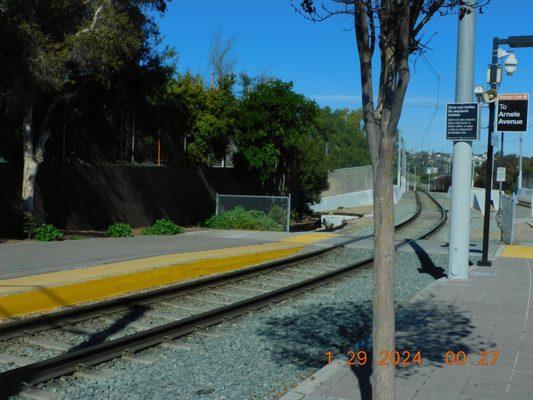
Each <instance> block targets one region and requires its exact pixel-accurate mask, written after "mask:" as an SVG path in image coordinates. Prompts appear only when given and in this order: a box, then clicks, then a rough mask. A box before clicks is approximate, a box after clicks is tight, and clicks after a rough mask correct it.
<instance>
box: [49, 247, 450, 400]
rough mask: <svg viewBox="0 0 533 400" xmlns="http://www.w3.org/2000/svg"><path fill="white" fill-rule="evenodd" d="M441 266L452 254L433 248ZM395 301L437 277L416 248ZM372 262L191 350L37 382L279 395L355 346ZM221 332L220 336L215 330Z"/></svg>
mask: <svg viewBox="0 0 533 400" xmlns="http://www.w3.org/2000/svg"><path fill="white" fill-rule="evenodd" d="M370 255H371V252H370V251H367V250H362V249H344V250H343V251H337V252H335V255H334V257H335V258H336V259H335V260H332V261H334V262H338V263H346V262H347V261H355V260H359V259H362V258H365V257H368V256H370ZM431 259H432V262H433V263H434V264H435V265H436V267H437V268H438V267H445V265H446V263H447V256H446V255H443V254H440V255H432V256H431ZM396 264H397V274H396V300H397V302H398V304H402V303H404V302H406V301H407V300H408V299H410V298H411V297H412V296H414V295H415V294H416V293H418V292H419V291H420V290H421V289H422V288H423V287H425V286H426V285H427V284H428V283H430V282H432V281H433V280H434V279H433V278H432V277H431V276H430V275H429V274H426V273H423V272H422V273H421V272H419V269H422V264H421V261H420V259H419V258H418V257H417V255H416V254H415V253H411V252H399V253H397V262H396ZM371 281H372V274H371V269H369V268H366V269H364V270H361V271H358V272H357V273H354V274H352V275H350V276H347V277H346V278H344V279H342V280H340V281H337V282H335V283H332V284H330V285H328V286H326V287H324V288H320V289H317V290H314V291H311V292H309V293H307V294H305V295H301V296H298V297H296V298H294V299H290V300H286V301H284V302H282V303H280V304H277V305H275V306H273V307H271V308H268V309H264V310H261V311H259V312H255V313H253V314H249V315H247V316H244V317H241V318H238V319H236V320H234V321H232V322H229V323H224V324H221V325H219V326H217V327H214V328H211V329H210V330H209V331H208V332H211V333H214V334H215V337H213V335H210V336H205V335H201V334H194V335H191V336H188V337H186V338H184V339H183V340H182V342H183V343H186V344H187V345H188V346H190V350H175V349H169V348H162V347H160V346H158V347H156V348H153V349H149V350H146V351H144V352H143V353H142V354H143V355H146V356H148V357H153V359H154V360H155V362H154V363H153V364H152V365H141V364H137V363H133V362H131V361H126V360H114V361H111V362H108V363H105V364H102V365H100V366H98V367H97V369H99V370H104V371H113V372H114V373H116V374H117V376H116V377H115V378H111V379H104V380H85V379H82V378H77V377H73V376H69V377H64V378H62V379H60V380H56V381H53V382H50V383H48V384H44V385H39V387H41V388H43V389H46V390H48V391H51V392H56V393H57V394H58V396H59V398H64V399H92V398H99V399H100V398H106V399H123V398H128V399H147V398H150V399H274V398H276V397H278V396H279V394H281V393H283V392H284V391H285V390H286V389H287V388H289V387H291V386H293V385H295V384H296V383H297V382H298V381H299V380H301V379H303V378H305V377H307V376H309V375H311V374H312V373H314V372H315V371H316V370H317V369H319V368H321V367H322V366H323V365H324V363H325V352H326V351H332V352H333V353H334V354H336V355H338V354H340V353H344V354H345V353H346V352H347V351H349V350H350V349H351V348H352V347H353V346H354V344H355V343H356V342H357V340H358V339H359V338H360V337H361V336H363V335H364V334H365V333H367V332H368V329H369V327H370V319H369V315H370V312H371V308H370V299H371V290H372V284H371ZM216 335H220V336H218V337H217V336H216Z"/></svg>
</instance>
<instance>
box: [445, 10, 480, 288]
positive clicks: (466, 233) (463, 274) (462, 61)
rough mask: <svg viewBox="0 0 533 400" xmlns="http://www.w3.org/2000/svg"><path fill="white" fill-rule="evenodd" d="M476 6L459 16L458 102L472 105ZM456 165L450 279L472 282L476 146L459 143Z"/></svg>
mask: <svg viewBox="0 0 533 400" xmlns="http://www.w3.org/2000/svg"><path fill="white" fill-rule="evenodd" d="M475 5H476V0H465V1H464V2H463V4H462V6H461V7H462V8H463V9H465V10H466V12H464V13H459V26H458V31H457V32H458V33H457V67H456V73H455V76H456V78H455V101H456V102H471V101H472V99H473V95H474V54H475V45H476V13H477V11H476V7H475ZM452 163H453V168H452V204H451V210H450V242H449V258H448V277H449V278H450V279H468V257H469V250H470V196H471V188H470V185H471V182H470V179H471V177H470V174H471V169H472V142H469V141H456V142H454V143H453V161H452Z"/></svg>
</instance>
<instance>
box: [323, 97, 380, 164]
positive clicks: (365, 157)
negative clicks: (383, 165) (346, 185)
mask: <svg viewBox="0 0 533 400" xmlns="http://www.w3.org/2000/svg"><path fill="white" fill-rule="evenodd" d="M362 119H363V115H362V112H361V110H348V109H343V110H331V109H330V108H329V107H324V108H322V109H321V110H320V113H319V115H318V118H317V120H316V123H315V126H316V130H317V132H318V134H319V135H321V136H322V137H323V138H324V140H325V141H326V143H327V164H328V168H329V169H336V168H347V167H357V166H360V165H370V163H371V159H370V153H369V152H368V141H367V139H366V136H365V134H364V132H363V130H362V129H361V122H362Z"/></svg>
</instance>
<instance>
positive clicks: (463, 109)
mask: <svg viewBox="0 0 533 400" xmlns="http://www.w3.org/2000/svg"><path fill="white" fill-rule="evenodd" d="M478 108H479V105H478V103H448V104H447V105H446V140H478V123H479V111H478Z"/></svg>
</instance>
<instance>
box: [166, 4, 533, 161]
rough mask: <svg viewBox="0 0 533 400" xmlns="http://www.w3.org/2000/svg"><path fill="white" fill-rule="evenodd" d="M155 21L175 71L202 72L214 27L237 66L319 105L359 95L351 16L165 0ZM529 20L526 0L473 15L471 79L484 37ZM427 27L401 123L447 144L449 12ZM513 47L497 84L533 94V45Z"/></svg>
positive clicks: (417, 136)
mask: <svg viewBox="0 0 533 400" xmlns="http://www.w3.org/2000/svg"><path fill="white" fill-rule="evenodd" d="M157 20H158V22H159V25H160V29H161V33H162V35H163V44H162V45H169V46H173V47H174V48H175V49H176V50H177V52H178V57H179V61H178V68H179V70H180V71H185V70H190V71H192V72H193V73H198V74H202V75H204V76H208V75H209V74H210V70H209V66H208V50H209V47H210V45H211V43H212V40H213V36H214V34H215V33H216V32H217V31H219V30H220V31H221V32H222V34H223V35H224V36H226V37H235V47H234V52H233V56H234V58H235V59H236V60H237V64H236V67H235V70H236V72H239V71H246V72H247V73H248V74H250V75H264V74H266V75H269V76H275V77H279V78H281V79H283V80H287V81H293V82H294V87H295V90H296V91H298V92H300V93H303V94H304V95H306V96H308V97H309V98H312V99H314V100H316V101H317V103H318V104H320V105H321V106H326V105H327V106H330V107H332V108H344V107H348V108H358V107H359V106H360V104H361V101H360V93H361V89H360V84H359V82H360V80H359V79H360V78H359V76H360V75H359V64H358V59H357V54H356V47H355V38H354V33H353V31H352V30H349V28H350V21H349V20H348V19H345V18H344V17H337V18H333V19H331V20H329V21H326V22H322V23H312V22H310V21H307V20H305V19H304V18H302V17H301V16H300V15H298V14H297V13H295V12H294V11H293V10H292V8H291V6H290V2H289V0H229V1H224V2H222V1H219V0H204V1H201V2H197V1H186V0H173V2H172V3H171V4H170V6H169V9H168V12H167V13H166V14H165V15H164V16H163V17H158V18H157ZM532 20H533V2H532V1H531V0H512V1H510V0H492V2H491V4H490V5H489V6H488V7H486V8H485V9H484V13H483V14H481V15H478V19H477V47H476V70H475V82H476V83H480V84H484V83H485V82H484V81H485V79H486V68H487V64H488V63H489V62H490V49H491V45H492V37H493V36H499V37H507V36H513V35H528V34H529V35H533V26H532V24H531V21H532ZM425 32H426V36H430V35H432V34H433V33H435V34H436V35H435V37H434V38H433V39H432V41H431V43H430V47H431V50H429V51H428V52H427V53H426V59H427V60H428V61H429V65H428V63H426V61H425V60H423V59H419V60H418V61H417V62H416V64H415V63H414V62H412V63H411V66H412V76H411V82H410V86H409V89H408V93H407V97H406V105H405V108H404V111H403V114H402V119H401V121H400V129H401V131H402V134H403V135H404V137H405V138H406V144H407V147H408V148H409V149H410V150H413V151H418V150H422V149H424V150H436V151H446V152H451V150H452V143H451V142H447V141H446V140H445V139H444V120H445V114H444V106H445V104H446V103H447V102H451V101H453V100H454V91H455V62H456V41H457V16H456V15H452V16H447V17H436V18H435V19H434V20H433V21H432V22H431V23H430V24H429V25H428V26H427V27H426V30H425ZM515 54H516V56H517V58H518V61H519V65H518V70H517V72H516V74H515V75H513V76H512V77H508V76H504V79H503V83H502V85H501V88H500V92H502V93H504V92H526V93H531V92H532V90H531V89H532V86H533V48H529V49H527V48H526V49H516V51H515ZM437 74H438V76H439V79H440V85H437V81H438V80H437ZM437 88H440V90H439V92H440V95H439V96H437ZM437 105H438V106H439V107H438V108H437ZM532 108H533V107H532V106H530V116H529V124H530V126H531V129H530V132H528V133H526V134H525V140H524V154H527V155H529V156H532V155H533V137H532V133H533V112H532ZM435 112H436V114H435ZM434 114H435V115H434ZM433 115H434V118H433ZM484 125H485V126H486V115H485V123H484ZM498 142H499V140H498ZM485 149H486V130H483V131H482V137H481V140H480V141H478V142H474V152H475V153H482V152H484V151H485ZM505 152H506V153H517V152H518V134H508V135H506V141H505Z"/></svg>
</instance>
